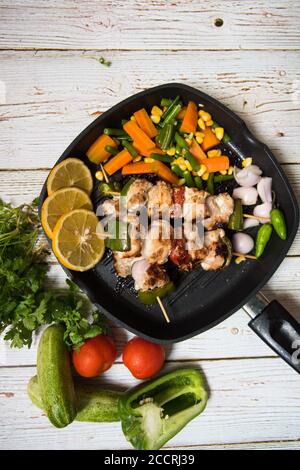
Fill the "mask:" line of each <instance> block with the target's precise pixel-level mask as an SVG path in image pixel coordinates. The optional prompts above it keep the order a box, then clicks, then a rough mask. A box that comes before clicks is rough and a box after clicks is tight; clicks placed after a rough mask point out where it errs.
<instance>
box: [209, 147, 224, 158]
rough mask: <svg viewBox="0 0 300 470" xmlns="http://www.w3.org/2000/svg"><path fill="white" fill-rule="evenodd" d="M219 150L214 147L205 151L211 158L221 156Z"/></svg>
mask: <svg viewBox="0 0 300 470" xmlns="http://www.w3.org/2000/svg"><path fill="white" fill-rule="evenodd" d="M221 153H222V152H221V150H220V149H214V150H209V151H208V152H207V156H208V158H213V157H220V156H221Z"/></svg>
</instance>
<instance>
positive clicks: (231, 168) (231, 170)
mask: <svg viewBox="0 0 300 470" xmlns="http://www.w3.org/2000/svg"><path fill="white" fill-rule="evenodd" d="M227 173H228V175H232V173H233V166H230V167H229V168H228V171H227Z"/></svg>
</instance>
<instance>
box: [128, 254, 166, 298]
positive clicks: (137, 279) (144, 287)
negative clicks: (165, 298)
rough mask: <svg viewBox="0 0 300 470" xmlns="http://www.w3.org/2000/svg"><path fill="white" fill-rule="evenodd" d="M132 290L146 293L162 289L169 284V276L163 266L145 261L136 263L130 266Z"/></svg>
mask: <svg viewBox="0 0 300 470" xmlns="http://www.w3.org/2000/svg"><path fill="white" fill-rule="evenodd" d="M132 277H133V279H134V288H135V289H136V290H137V291H148V290H151V289H156V288H159V287H163V286H165V285H166V284H168V282H170V279H169V276H168V274H167V273H166V270H165V269H164V268H163V266H159V265H157V264H150V263H148V261H147V260H145V259H141V260H139V261H136V262H135V263H134V264H133V266H132Z"/></svg>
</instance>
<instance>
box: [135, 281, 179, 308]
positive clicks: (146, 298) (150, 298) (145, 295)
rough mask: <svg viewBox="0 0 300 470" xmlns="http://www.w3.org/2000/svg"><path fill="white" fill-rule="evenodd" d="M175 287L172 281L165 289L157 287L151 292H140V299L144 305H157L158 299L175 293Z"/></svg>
mask: <svg viewBox="0 0 300 470" xmlns="http://www.w3.org/2000/svg"><path fill="white" fill-rule="evenodd" d="M174 290H175V286H174V284H173V282H172V281H170V282H168V284H166V285H165V286H163V287H156V288H155V289H151V290H140V291H139V293H138V296H139V299H140V301H141V302H142V303H143V304H146V305H151V304H156V303H157V297H159V298H163V297H166V296H167V295H170V294H171V293H172V292H174Z"/></svg>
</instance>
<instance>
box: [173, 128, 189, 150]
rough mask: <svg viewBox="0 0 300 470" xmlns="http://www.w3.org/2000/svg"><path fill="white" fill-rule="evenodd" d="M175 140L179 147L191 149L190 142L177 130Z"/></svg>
mask: <svg viewBox="0 0 300 470" xmlns="http://www.w3.org/2000/svg"><path fill="white" fill-rule="evenodd" d="M175 142H176V144H177V145H178V146H179V147H181V148H184V149H186V150H189V146H188V144H187V143H186V141H185V140H184V138H183V137H181V135H180V134H179V133H178V132H175Z"/></svg>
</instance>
